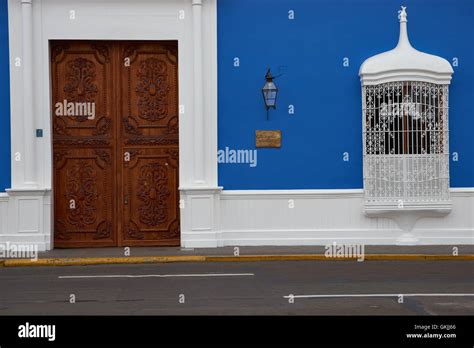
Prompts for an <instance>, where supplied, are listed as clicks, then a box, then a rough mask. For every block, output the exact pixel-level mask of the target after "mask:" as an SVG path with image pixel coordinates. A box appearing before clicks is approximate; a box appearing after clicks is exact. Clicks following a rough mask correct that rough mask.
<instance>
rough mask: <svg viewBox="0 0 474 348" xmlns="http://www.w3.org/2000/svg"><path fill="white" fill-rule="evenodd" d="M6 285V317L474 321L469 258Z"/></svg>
mask: <svg viewBox="0 0 474 348" xmlns="http://www.w3.org/2000/svg"><path fill="white" fill-rule="evenodd" d="M0 284H1V285H0V286H1V288H0V315H12V314H15V315H257V314H259V315H288V314H289V315H460V314H462V315H465V314H469V315H472V314H474V297H473V295H474V262H471V261H418V262H412V261H366V262H356V261H286V262H277V261H274V262H222V263H213V262H206V263H169V264H166V263H163V264H148V265H145V264H140V265H108V266H104V265H101V266H83V267H75V266H74V267H73V266H71V267H13V268H8V267H4V268H0ZM401 294H403V295H404V296H403V298H402V299H403V301H401V297H400V296H399V295H401ZM400 302H402V303H400Z"/></svg>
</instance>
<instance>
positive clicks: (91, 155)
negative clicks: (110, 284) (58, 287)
mask: <svg viewBox="0 0 474 348" xmlns="http://www.w3.org/2000/svg"><path fill="white" fill-rule="evenodd" d="M51 76H52V113H53V115H52V128H53V153H54V155H53V180H54V186H53V187H54V238H55V240H54V243H55V246H56V247H91V246H113V245H116V244H117V238H116V232H115V231H116V223H115V219H114V217H115V215H116V211H115V210H116V203H115V200H114V196H113V188H114V183H115V175H114V173H115V171H116V165H115V163H116V162H115V143H116V139H115V129H114V119H115V114H114V113H115V108H114V106H113V103H114V95H113V92H114V89H113V79H112V76H113V70H112V61H111V47H110V44H109V43H104V42H90V41H89V42H80V41H75V42H69V41H67V42H65V41H53V42H51Z"/></svg>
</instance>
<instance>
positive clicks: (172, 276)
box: [58, 273, 255, 279]
mask: <svg viewBox="0 0 474 348" xmlns="http://www.w3.org/2000/svg"><path fill="white" fill-rule="evenodd" d="M254 275H255V274H254V273H202V274H198V273H197V274H106V275H80V276H58V278H59V279H83V278H177V277H183V278H184V277H251V276H254Z"/></svg>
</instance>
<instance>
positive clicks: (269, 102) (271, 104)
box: [262, 69, 278, 120]
mask: <svg viewBox="0 0 474 348" xmlns="http://www.w3.org/2000/svg"><path fill="white" fill-rule="evenodd" d="M274 78H275V77H273V76H272V73H271V72H270V69H268V70H267V74H266V75H265V80H266V82H265V85H264V86H263V88H262V93H263V100H264V101H265V108H266V109H267V120H268V110H269V109H276V99H277V95H278V88H277V86H276V85H275V83H274V82H273V79H274Z"/></svg>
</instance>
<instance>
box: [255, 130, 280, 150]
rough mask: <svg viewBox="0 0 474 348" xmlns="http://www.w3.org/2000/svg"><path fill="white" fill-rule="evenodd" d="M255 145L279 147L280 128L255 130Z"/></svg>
mask: <svg viewBox="0 0 474 348" xmlns="http://www.w3.org/2000/svg"><path fill="white" fill-rule="evenodd" d="M255 145H256V146H257V147H277V148H279V147H281V130H257V131H255Z"/></svg>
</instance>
